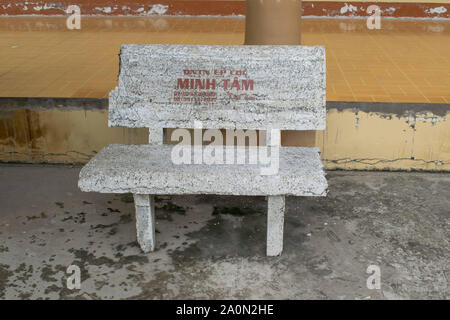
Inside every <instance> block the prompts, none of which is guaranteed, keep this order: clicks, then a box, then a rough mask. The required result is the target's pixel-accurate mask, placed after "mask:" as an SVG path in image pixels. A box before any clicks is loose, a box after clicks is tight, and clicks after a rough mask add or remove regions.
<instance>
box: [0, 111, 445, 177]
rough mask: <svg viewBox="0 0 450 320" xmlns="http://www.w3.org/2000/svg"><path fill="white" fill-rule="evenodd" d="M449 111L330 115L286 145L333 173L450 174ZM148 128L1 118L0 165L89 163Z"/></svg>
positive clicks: (287, 138) (101, 116)
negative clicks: (315, 156) (315, 153)
mask: <svg viewBox="0 0 450 320" xmlns="http://www.w3.org/2000/svg"><path fill="white" fill-rule="evenodd" d="M449 120H450V113H447V115H446V116H436V115H433V114H431V113H425V114H416V115H415V118H414V116H412V117H411V118H407V117H405V116H396V115H387V114H380V113H376V112H362V111H359V112H357V113H356V112H354V111H353V110H351V109H346V110H343V111H338V110H337V109H331V110H329V111H328V112H327V130H326V131H317V132H316V131H306V132H304V131H296V132H292V131H290V132H283V136H282V141H283V145H304V146H318V147H320V149H321V152H322V153H321V156H322V159H323V162H324V164H325V166H326V167H327V168H329V169H357V170H360V169H368V170H429V171H439V170H445V171H450V121H449ZM147 141H148V130H147V129H127V128H108V127H107V112H106V111H105V110H89V111H84V110H73V111H59V110H44V111H26V110H16V111H12V112H10V113H8V114H1V115H0V161H14V162H46V163H86V162H87V161H88V160H89V159H90V158H91V157H92V156H94V155H95V153H96V152H98V151H99V150H100V149H101V148H103V147H104V146H105V145H107V144H110V143H126V144H140V143H147Z"/></svg>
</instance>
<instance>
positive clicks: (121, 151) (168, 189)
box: [78, 144, 327, 196]
mask: <svg viewBox="0 0 450 320" xmlns="http://www.w3.org/2000/svg"><path fill="white" fill-rule="evenodd" d="M173 147H174V146H171V145H119V144H112V145H108V146H107V147H105V148H104V149H103V150H102V151H101V152H100V153H98V154H97V155H96V156H95V157H94V158H93V159H92V160H91V161H90V162H89V163H88V164H87V165H86V166H85V167H84V168H83V169H82V170H81V173H80V179H79V182H78V185H79V187H80V189H81V190H82V191H87V192H90V191H94V192H101V193H133V194H151V195H163V194H170V195H181V194H219V195H248V196H267V195H283V196H284V195H292V196H325V195H326V190H327V181H326V178H325V173H324V171H323V165H322V162H321V161H320V157H319V152H318V148H299V147H280V148H279V158H280V161H279V170H278V173H277V174H273V175H261V166H263V165H261V164H248V161H246V164H215V165H196V164H180V165H177V164H174V163H173V162H172V161H171V152H172V149H173ZM246 150H247V151H248V148H246ZM225 154H226V151H224V155H225ZM192 159H194V157H192ZM268 166H269V164H268V165H264V167H268Z"/></svg>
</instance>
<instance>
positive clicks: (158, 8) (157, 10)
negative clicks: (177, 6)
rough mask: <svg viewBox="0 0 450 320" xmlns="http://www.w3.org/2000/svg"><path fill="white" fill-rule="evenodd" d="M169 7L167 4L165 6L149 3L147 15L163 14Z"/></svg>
mask: <svg viewBox="0 0 450 320" xmlns="http://www.w3.org/2000/svg"><path fill="white" fill-rule="evenodd" d="M168 9H169V6H165V5H163V4H154V5H151V6H150V8H149V11H148V14H149V15H153V14H156V15H163V14H165V13H166V12H167V10H168Z"/></svg>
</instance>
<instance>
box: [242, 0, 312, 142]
mask: <svg viewBox="0 0 450 320" xmlns="http://www.w3.org/2000/svg"><path fill="white" fill-rule="evenodd" d="M246 4H247V13H246V17H245V43H244V44H246V45H265V44H266V45H283V44H289V45H298V44H301V25H300V23H301V12H302V9H301V8H302V6H301V0H247V3H246ZM315 140H316V132H315V131H313V130H307V131H283V132H282V133H281V142H282V144H283V145H285V146H305V147H312V146H315V142H316V141H315Z"/></svg>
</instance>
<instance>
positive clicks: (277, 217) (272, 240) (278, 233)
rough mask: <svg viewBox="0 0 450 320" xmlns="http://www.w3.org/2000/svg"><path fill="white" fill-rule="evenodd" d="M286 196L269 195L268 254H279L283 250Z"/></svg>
mask: <svg viewBox="0 0 450 320" xmlns="http://www.w3.org/2000/svg"><path fill="white" fill-rule="evenodd" d="M284 199H285V198H284V196H268V197H267V249H266V250H267V251H266V252H267V255H268V256H279V255H280V254H281V252H282V251H283V232H284V209H285V200H284Z"/></svg>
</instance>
